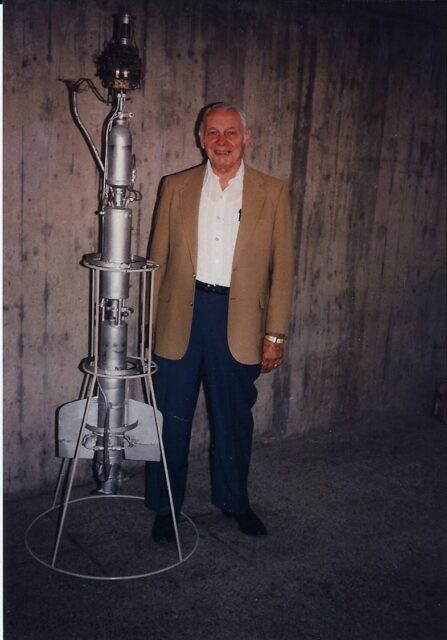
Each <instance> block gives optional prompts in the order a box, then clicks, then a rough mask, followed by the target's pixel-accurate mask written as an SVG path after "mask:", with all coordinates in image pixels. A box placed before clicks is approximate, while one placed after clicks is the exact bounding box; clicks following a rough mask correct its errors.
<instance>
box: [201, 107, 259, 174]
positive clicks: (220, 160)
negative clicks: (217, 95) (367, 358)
mask: <svg viewBox="0 0 447 640" xmlns="http://www.w3.org/2000/svg"><path fill="white" fill-rule="evenodd" d="M199 136H200V142H201V144H202V148H203V149H205V151H206V155H207V156H208V159H209V161H210V163H211V166H212V168H213V170H214V172H215V173H217V174H230V176H231V177H233V176H234V175H236V172H237V170H238V169H239V166H240V164H241V160H242V156H243V155H244V151H245V147H247V146H248V144H249V143H250V130H249V129H245V131H244V127H243V125H242V122H241V119H240V117H239V115H238V114H237V113H236V111H224V110H223V109H215V110H214V111H211V112H210V113H209V114H208V116H207V117H206V120H205V122H204V126H203V128H202V129H201V131H200V133H199Z"/></svg>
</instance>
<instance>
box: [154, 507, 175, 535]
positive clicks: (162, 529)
mask: <svg viewBox="0 0 447 640" xmlns="http://www.w3.org/2000/svg"><path fill="white" fill-rule="evenodd" d="M152 540H154V542H173V541H174V540H175V529H174V523H173V522H172V516H171V514H170V513H168V514H167V515H162V514H161V513H157V515H156V516H155V520H154V524H153V525H152Z"/></svg>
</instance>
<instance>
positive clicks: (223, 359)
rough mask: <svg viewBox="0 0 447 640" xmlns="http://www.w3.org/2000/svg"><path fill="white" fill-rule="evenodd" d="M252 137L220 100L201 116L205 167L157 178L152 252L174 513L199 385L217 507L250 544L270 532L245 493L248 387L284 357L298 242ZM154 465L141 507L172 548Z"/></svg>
mask: <svg viewBox="0 0 447 640" xmlns="http://www.w3.org/2000/svg"><path fill="white" fill-rule="evenodd" d="M250 137H251V134H250V130H249V129H248V128H247V121H246V117H245V114H244V113H243V112H242V111H241V110H240V109H238V108H237V107H235V106H233V105H230V104H227V103H224V102H220V103H216V104H213V105H211V106H210V107H208V108H207V109H206V110H205V111H204V114H203V118H202V122H201V125H200V130H199V138H200V142H201V145H202V148H203V149H204V150H205V152H206V155H207V157H208V162H207V163H206V165H201V166H198V167H194V168H192V169H189V170H187V171H183V172H181V173H178V174H175V175H172V176H169V177H167V178H166V179H165V180H164V182H163V188H162V192H161V198H160V204H159V207H158V211H157V215H156V219H155V228H154V234H153V240H152V244H151V251H150V256H151V260H154V261H155V262H158V263H159V264H160V271H159V273H157V276H156V287H155V292H154V308H155V316H154V317H155V318H156V326H155V334H156V340H155V354H156V361H157V364H158V372H157V374H156V376H155V393H156V398H157V403H158V407H159V409H160V411H161V412H162V414H163V442H164V446H165V451H166V457H167V464H168V468H169V475H170V481H171V486H172V492H173V502H174V508H175V511H176V516H178V514H179V512H180V510H181V506H182V503H183V500H184V495H185V485H186V475H187V466H188V452H189V442H190V435H191V423H192V419H193V415H194V411H195V407H196V403H197V397H198V393H199V386H200V383H201V381H203V384H204V390H205V394H206V399H207V406H208V411H209V417H210V425H211V469H212V501H213V503H214V505H215V506H216V507H218V508H219V509H221V510H222V512H223V513H224V515H227V516H232V517H234V519H235V520H236V522H237V524H238V526H239V529H240V530H241V531H242V532H243V533H245V534H247V535H252V536H256V535H264V534H266V533H267V532H266V528H265V526H264V524H263V523H262V522H261V520H260V519H259V518H258V517H257V516H256V515H255V513H254V512H253V511H252V509H251V508H250V503H249V498H248V491H247V483H248V472H249V464H250V453H251V444H252V431H253V417H252V412H251V410H252V407H253V405H254V403H255V401H256V396H257V391H256V387H255V384H254V383H255V380H256V378H257V377H258V376H259V373H260V372H261V371H262V372H264V373H267V372H269V371H272V370H274V369H276V368H277V367H279V366H281V364H282V362H283V359H284V342H285V340H286V333H287V327H288V322H289V314H290V305H291V297H292V277H293V241H292V222H291V215H290V206H289V197H288V191H287V187H286V185H285V184H284V183H282V182H281V181H279V180H277V179H275V178H272V177H269V176H267V175H265V174H262V173H260V172H259V171H256V170H255V169H252V168H251V167H249V166H248V165H245V164H244V161H243V156H244V151H245V149H246V148H247V146H248V145H249V143H250ZM149 467H150V468H149V474H148V486H147V495H146V504H147V506H148V507H149V508H151V509H153V510H154V511H155V512H156V514H157V515H156V518H155V522H154V525H153V528H152V537H153V539H154V540H155V541H157V542H162V541H171V540H173V539H174V529H173V523H172V516H171V514H170V510H169V503H168V498H167V492H166V483H165V479H164V474H163V470H162V466H161V464H160V463H150V465H149Z"/></svg>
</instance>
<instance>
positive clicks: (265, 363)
mask: <svg viewBox="0 0 447 640" xmlns="http://www.w3.org/2000/svg"><path fill="white" fill-rule="evenodd" d="M283 360H284V343H283V342H282V343H278V342H276V343H275V342H270V340H267V339H266V338H264V345H263V347H262V366H261V373H269V372H270V371H272V370H273V369H277V368H278V367H279V366H281V365H282V363H283Z"/></svg>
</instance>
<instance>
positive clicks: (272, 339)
mask: <svg viewBox="0 0 447 640" xmlns="http://www.w3.org/2000/svg"><path fill="white" fill-rule="evenodd" d="M264 337H265V339H266V340H268V341H269V342H273V344H283V342H285V341H286V339H285V338H278V336H271V335H270V334H269V333H266V334H265V336H264Z"/></svg>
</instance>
